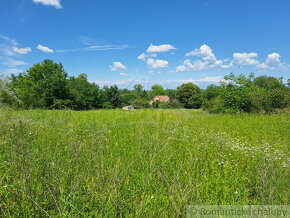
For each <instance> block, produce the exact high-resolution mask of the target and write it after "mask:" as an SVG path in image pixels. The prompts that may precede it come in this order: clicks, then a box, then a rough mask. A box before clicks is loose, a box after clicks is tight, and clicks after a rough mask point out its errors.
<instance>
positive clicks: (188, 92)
mask: <svg viewBox="0 0 290 218" xmlns="http://www.w3.org/2000/svg"><path fill="white" fill-rule="evenodd" d="M177 90H178V100H179V101H180V102H181V103H183V104H184V107H185V108H193V105H195V106H196V105H200V104H199V103H195V102H194V101H195V99H196V100H198V101H199V97H200V95H199V94H200V92H201V90H200V88H199V87H198V86H197V85H195V84H193V83H186V84H182V85H181V86H180V87H178V88H177ZM194 95H198V97H196V98H192V96H194ZM191 98H192V99H191ZM190 99H191V101H190Z"/></svg>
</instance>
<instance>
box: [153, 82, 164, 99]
mask: <svg viewBox="0 0 290 218" xmlns="http://www.w3.org/2000/svg"><path fill="white" fill-rule="evenodd" d="M151 93H152V94H153V95H154V96H157V95H164V94H165V91H164V89H163V87H162V86H161V85H157V84H155V85H153V86H152V87H151Z"/></svg>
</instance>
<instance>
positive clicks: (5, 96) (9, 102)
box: [0, 74, 19, 108]
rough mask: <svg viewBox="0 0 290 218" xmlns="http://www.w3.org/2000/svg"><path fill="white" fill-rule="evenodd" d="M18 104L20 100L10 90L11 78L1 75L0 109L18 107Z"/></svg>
mask: <svg viewBox="0 0 290 218" xmlns="http://www.w3.org/2000/svg"><path fill="white" fill-rule="evenodd" d="M18 103H19V100H18V98H17V97H16V95H15V93H14V91H13V90H11V88H10V79H9V77H7V76H3V75H2V74H0V108H1V107H3V106H9V107H11V106H14V107H17V106H18Z"/></svg>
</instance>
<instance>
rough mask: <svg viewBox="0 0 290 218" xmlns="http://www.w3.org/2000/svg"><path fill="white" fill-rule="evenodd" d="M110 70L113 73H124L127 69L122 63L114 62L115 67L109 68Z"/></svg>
mask: <svg viewBox="0 0 290 218" xmlns="http://www.w3.org/2000/svg"><path fill="white" fill-rule="evenodd" d="M109 68H110V70H111V71H122V70H126V69H127V67H126V66H125V65H123V64H122V63H121V62H113V66H109Z"/></svg>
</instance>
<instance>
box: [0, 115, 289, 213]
mask: <svg viewBox="0 0 290 218" xmlns="http://www.w3.org/2000/svg"><path fill="white" fill-rule="evenodd" d="M289 118H290V115H287V114H274V115H249V114H240V115H212V114H206V113H204V112H202V111H196V110H136V111H122V110H98V111H84V112H76V111H49V110H31V111H5V110H4V111H3V110H2V111H0V211H1V212H0V214H2V215H3V214H5V215H6V216H17V217H22V216H24V215H26V216H46V215H47V216H48V215H50V216H90V215H91V216H93V215H96V216H122V217H124V216H141V217H144V216H146V217H148V216H149V217H150V216H151V217H152V216H156V217H160V216H170V217H171V216H177V215H181V216H184V215H185V208H186V205H190V204H289V202H290V193H289V190H290V182H289V181H290V152H289V147H290V146H289V142H290V122H289V121H290V120H289Z"/></svg>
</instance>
